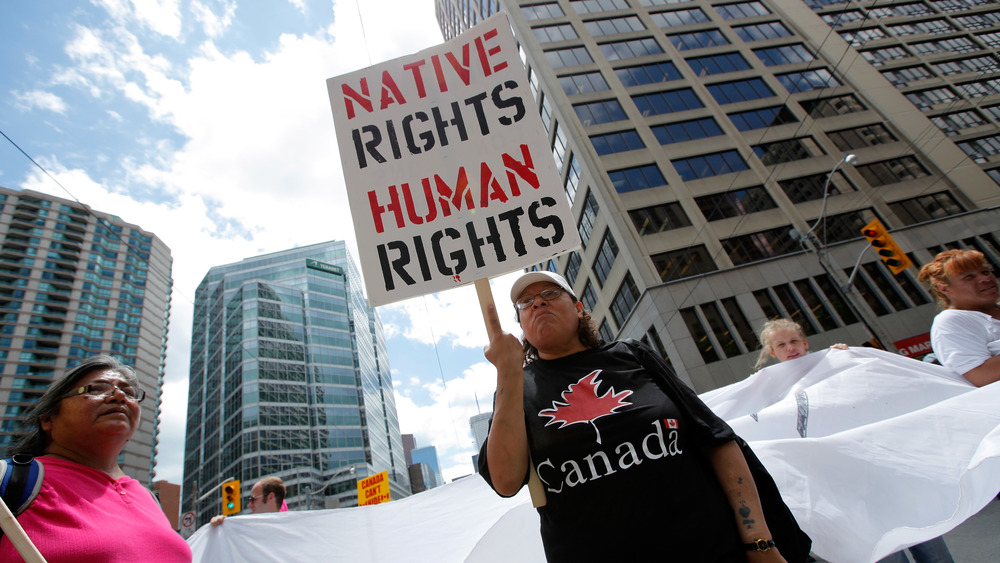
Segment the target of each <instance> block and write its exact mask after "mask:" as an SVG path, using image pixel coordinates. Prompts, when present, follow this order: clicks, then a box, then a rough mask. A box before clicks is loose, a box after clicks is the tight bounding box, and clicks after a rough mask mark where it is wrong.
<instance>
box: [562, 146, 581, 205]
mask: <svg viewBox="0 0 1000 563" xmlns="http://www.w3.org/2000/svg"><path fill="white" fill-rule="evenodd" d="M568 168H569V172H567V173H566V183H565V184H564V187H565V189H566V197H567V198H569V203H570V205H572V204H573V201H574V200H575V199H576V190H577V188H579V187H580V162H579V161H578V160H577V159H576V155H575V154H571V155H570V157H569V167H568Z"/></svg>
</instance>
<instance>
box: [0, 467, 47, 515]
mask: <svg viewBox="0 0 1000 563" xmlns="http://www.w3.org/2000/svg"><path fill="white" fill-rule="evenodd" d="M44 475H45V468H44V467H43V466H42V463H41V462H40V461H38V460H37V459H35V458H34V457H32V456H30V455H26V454H14V456H12V457H10V458H8V459H3V460H0V498H2V499H3V502H4V504H6V505H7V507H8V508H10V511H11V513H13V514H14V516H18V515H20V514H21V513H22V512H24V511H25V510H27V509H28V507H29V506H30V505H31V502H32V501H33V500H35V497H36V496H38V491H40V490H41V488H42V477H43V476H44Z"/></svg>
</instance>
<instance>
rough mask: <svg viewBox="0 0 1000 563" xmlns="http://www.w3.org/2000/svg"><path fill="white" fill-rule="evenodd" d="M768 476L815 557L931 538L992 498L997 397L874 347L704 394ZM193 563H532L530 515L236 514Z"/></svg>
mask: <svg viewBox="0 0 1000 563" xmlns="http://www.w3.org/2000/svg"><path fill="white" fill-rule="evenodd" d="M701 397H702V399H704V400H705V402H706V403H708V405H709V406H711V407H712V408H713V410H715V411H716V412H717V413H718V414H719V415H720V416H721V417H722V418H724V419H726V420H728V421H729V422H730V424H732V426H733V428H734V430H736V432H737V433H738V434H740V435H741V436H743V437H744V438H745V439H746V440H747V441H749V442H750V443H751V446H752V447H753V449H754V451H755V452H757V455H758V456H759V457H760V459H761V461H762V462H763V463H764V465H765V466H767V469H768V471H770V473H771V475H772V476H773V477H774V480H775V482H776V483H777V484H778V488H779V489H780V490H781V492H782V496H783V497H784V499H785V502H786V503H787V504H788V506H789V508H791V509H792V512H794V513H795V517H796V518H797V519H798V521H799V524H800V525H801V526H802V528H803V529H804V530H805V531H806V532H807V533H808V534H809V535H810V536H811V537H812V539H813V552H814V553H815V554H816V555H817V556H819V557H821V558H823V559H826V560H828V561H832V562H836V563H839V562H864V561H877V560H878V559H880V558H882V557H884V556H885V555H888V554H890V553H893V552H895V551H898V550H899V549H900V548H903V547H906V546H909V545H912V544H915V543H919V542H922V541H925V540H928V539H931V538H934V537H937V536H939V535H941V534H943V533H945V532H947V531H949V530H951V529H953V528H955V527H956V526H958V525H959V524H961V523H962V522H963V521H965V520H966V519H967V518H969V517H970V516H972V515H973V514H975V513H976V512H978V511H979V510H980V509H981V508H982V507H983V506H985V505H986V504H987V503H988V502H990V501H991V500H992V499H993V498H995V497H996V495H997V492H998V491H1000V408H998V405H1000V385H989V386H986V387H983V388H980V389H977V388H975V387H973V386H972V385H970V384H969V383H968V382H966V381H965V380H964V379H963V378H961V377H960V376H958V375H957V374H954V373H953V372H950V371H949V370H947V369H945V368H942V367H940V366H934V365H930V364H926V363H923V362H918V361H916V360H912V359H908V358H905V357H903V356H898V355H895V354H890V353H888V352H883V351H880V350H872V349H866V348H851V349H850V350H826V351H823V352H817V353H814V354H809V355H807V356H805V357H804V358H800V359H798V360H794V361H791V362H787V363H784V364H778V365H775V366H771V367H768V368H765V369H763V370H761V371H760V372H758V373H756V374H754V375H752V376H750V377H749V378H747V379H746V380H744V381H741V382H739V383H735V384H733V385H730V386H727V387H723V388H721V389H717V390H714V391H711V392H708V393H705V394H703V395H702V396H701ZM188 541H189V542H190V544H191V547H192V550H193V551H194V560H195V561H212V562H224V561H262V560H275V561H302V560H313V559H314V560H320V561H352V562H354V561H372V562H383V561H384V562H389V561H393V562H395V561H435V562H440V563H444V562H448V561H455V562H460V561H466V562H476V563H479V562H484V563H485V562H497V563H507V562H510V561H518V562H533V561H537V562H543V561H545V557H544V554H543V552H542V547H541V540H540V538H539V535H538V516H537V514H536V513H535V511H534V509H533V508H532V507H531V503H530V499H529V497H528V495H527V492H526V491H525V490H522V491H521V492H520V493H519V494H518V495H517V496H515V497H513V498H512V499H503V498H500V497H498V496H497V495H496V494H495V493H493V491H491V490H490V489H489V488H488V487H487V486H486V484H485V483H484V482H483V481H482V479H480V478H479V477H478V476H471V477H469V478H466V479H462V480H459V481H456V482H453V483H450V484H448V485H445V486H443V487H439V488H437V489H433V490H430V491H427V492H424V493H420V494H418V495H414V496H412V497H409V498H406V499H402V500H399V501H393V502H390V503H387V504H382V505H377V506H369V507H360V508H347V509H338V510H321V511H312V512H286V513H281V514H267V515H251V516H239V517H236V518H230V519H227V520H226V522H225V523H224V524H223V525H222V526H219V527H216V528H212V527H211V526H205V527H202V529H200V530H199V531H198V532H196V533H195V535H194V536H192V537H191V538H190V539H189V540H188Z"/></svg>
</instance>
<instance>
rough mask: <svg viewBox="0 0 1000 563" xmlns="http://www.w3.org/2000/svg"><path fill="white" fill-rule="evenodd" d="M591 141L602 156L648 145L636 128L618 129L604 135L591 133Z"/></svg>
mask: <svg viewBox="0 0 1000 563" xmlns="http://www.w3.org/2000/svg"><path fill="white" fill-rule="evenodd" d="M590 142H591V144H593V145H594V150H595V151H597V154H599V155H601V156H604V155H606V154H614V153H619V152H626V151H634V150H637V149H642V148H645V147H646V145H644V144H643V143H642V139H640V138H639V134H638V133H636V132H635V129H629V130H628V131H616V132H614V133H606V134H604V135H591V136H590Z"/></svg>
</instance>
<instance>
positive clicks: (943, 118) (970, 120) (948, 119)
mask: <svg viewBox="0 0 1000 563" xmlns="http://www.w3.org/2000/svg"><path fill="white" fill-rule="evenodd" d="M987 111H989V110H987ZM931 121H932V122H934V125H937V126H938V129H940V130H942V131H944V132H945V134H947V135H948V136H949V137H951V136H954V135H958V133H959V131H961V130H962V129H971V128H972V127H979V126H980V125H986V123H987V122H986V120H985V119H984V118H983V117H982V116H981V115H979V113H977V112H975V111H958V112H955V113H946V114H944V115H937V116H934V117H931Z"/></svg>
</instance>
